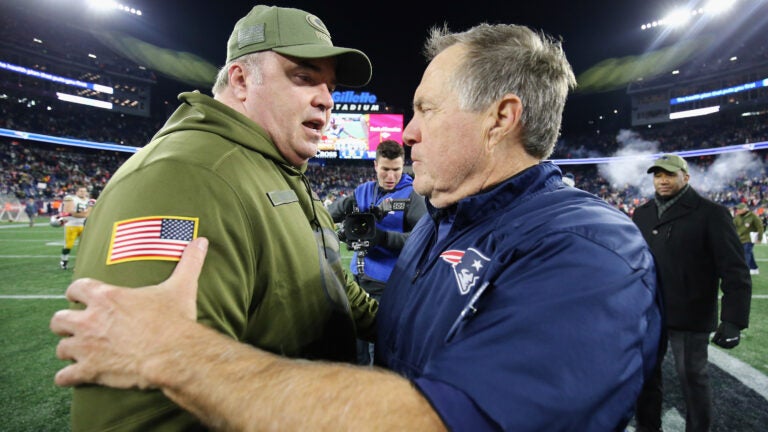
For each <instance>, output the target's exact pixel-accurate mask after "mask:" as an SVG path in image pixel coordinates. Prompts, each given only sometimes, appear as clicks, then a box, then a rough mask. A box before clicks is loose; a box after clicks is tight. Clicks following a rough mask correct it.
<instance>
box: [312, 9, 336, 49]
mask: <svg viewBox="0 0 768 432" xmlns="http://www.w3.org/2000/svg"><path fill="white" fill-rule="evenodd" d="M307 23H309V25H310V26H311V27H313V28H314V29H316V30H317V31H316V32H315V36H317V38H318V39H320V40H323V41H326V42H327V43H328V44H330V45H333V42H331V32H329V31H328V29H327V28H326V27H325V24H323V22H322V21H321V20H320V18H318V17H316V16H314V15H311V14H310V15H307Z"/></svg>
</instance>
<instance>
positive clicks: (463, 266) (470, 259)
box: [440, 248, 491, 295]
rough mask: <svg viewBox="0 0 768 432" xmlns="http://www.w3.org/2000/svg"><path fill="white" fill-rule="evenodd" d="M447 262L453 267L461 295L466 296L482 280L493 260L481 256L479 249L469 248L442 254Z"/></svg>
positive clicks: (441, 256)
mask: <svg viewBox="0 0 768 432" xmlns="http://www.w3.org/2000/svg"><path fill="white" fill-rule="evenodd" d="M440 258H442V259H443V260H444V261H445V262H447V263H449V264H450V265H451V267H453V274H454V276H456V283H457V284H458V285H459V293H460V294H461V295H466V294H467V293H469V291H470V290H471V289H472V287H474V286H475V284H476V283H477V281H478V280H479V279H480V275H481V274H482V273H483V271H484V269H485V264H486V263H488V262H490V261H491V260H490V259H489V258H487V257H486V256H485V255H483V254H481V253H480V251H478V250H477V249H473V248H469V249H467V250H466V251H461V250H455V249H451V250H447V251H445V252H443V253H441V254H440Z"/></svg>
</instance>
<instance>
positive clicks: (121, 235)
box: [107, 216, 199, 265]
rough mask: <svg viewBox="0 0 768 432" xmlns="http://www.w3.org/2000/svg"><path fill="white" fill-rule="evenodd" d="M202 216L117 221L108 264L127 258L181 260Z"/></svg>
mask: <svg viewBox="0 0 768 432" xmlns="http://www.w3.org/2000/svg"><path fill="white" fill-rule="evenodd" d="M198 222H199V219H198V218H188V217H180V216H149V217H143V218H137V219H127V220H123V221H119V222H115V225H114V228H113V229H112V239H111V240H110V242H109V252H108V253H107V265H110V264H117V263H121V262H127V261H144V260H161V261H178V260H179V259H180V258H181V253H182V252H183V251H184V248H185V247H186V246H187V244H189V242H191V241H192V240H193V239H194V238H196V237H197V226H198Z"/></svg>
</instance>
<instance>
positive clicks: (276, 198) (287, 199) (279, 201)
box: [267, 189, 299, 207]
mask: <svg viewBox="0 0 768 432" xmlns="http://www.w3.org/2000/svg"><path fill="white" fill-rule="evenodd" d="M267 196H268V197H269V200H270V201H271V202H272V206H273V207H277V206H279V205H283V204H290V203H293V202H297V201H299V197H298V196H297V195H296V192H294V191H292V190H291V189H288V190H281V191H271V192H267Z"/></svg>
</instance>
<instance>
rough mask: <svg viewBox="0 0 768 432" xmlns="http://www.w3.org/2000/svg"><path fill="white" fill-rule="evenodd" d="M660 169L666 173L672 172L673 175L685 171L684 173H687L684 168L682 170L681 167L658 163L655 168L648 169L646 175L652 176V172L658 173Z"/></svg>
mask: <svg viewBox="0 0 768 432" xmlns="http://www.w3.org/2000/svg"><path fill="white" fill-rule="evenodd" d="M660 169H661V170H664V171H666V172H671V173H676V172H678V171H683V172H685V170H683V169H682V168H680V167H679V166H676V165H669V164H665V163H664V162H658V163H656V164H655V165H654V166H652V167H650V168H648V171H646V173H648V174H650V173H652V172H655V171H658V170H660Z"/></svg>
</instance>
